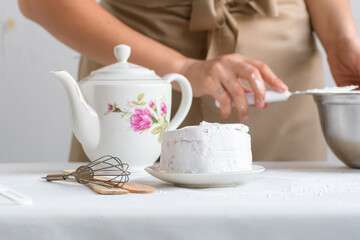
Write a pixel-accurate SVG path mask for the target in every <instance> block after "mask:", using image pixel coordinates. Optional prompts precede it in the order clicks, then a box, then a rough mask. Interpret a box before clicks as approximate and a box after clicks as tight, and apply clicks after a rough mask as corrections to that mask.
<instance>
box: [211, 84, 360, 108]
mask: <svg viewBox="0 0 360 240" xmlns="http://www.w3.org/2000/svg"><path fill="white" fill-rule="evenodd" d="M358 87H359V86H356V85H350V86H346V87H329V88H324V89H309V90H306V91H296V92H289V91H286V92H275V91H266V94H265V102H266V103H271V102H282V101H286V100H288V99H289V97H290V96H292V95H299V94H316V93H344V92H354V93H355V92H359V91H352V90H354V89H356V88H358ZM245 95H246V100H247V102H248V104H249V105H254V104H255V102H254V93H253V92H251V93H246V94H245ZM215 105H216V106H217V107H220V104H219V102H218V101H215ZM232 105H233V106H235V105H234V103H233V104H232Z"/></svg>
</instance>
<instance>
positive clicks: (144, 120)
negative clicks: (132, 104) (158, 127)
mask: <svg viewBox="0 0 360 240" xmlns="http://www.w3.org/2000/svg"><path fill="white" fill-rule="evenodd" d="M130 124H131V127H132V128H133V129H134V131H135V132H139V131H141V130H145V129H148V128H149V127H150V124H151V115H150V111H149V109H144V110H141V109H135V114H134V115H132V116H131V117H130Z"/></svg>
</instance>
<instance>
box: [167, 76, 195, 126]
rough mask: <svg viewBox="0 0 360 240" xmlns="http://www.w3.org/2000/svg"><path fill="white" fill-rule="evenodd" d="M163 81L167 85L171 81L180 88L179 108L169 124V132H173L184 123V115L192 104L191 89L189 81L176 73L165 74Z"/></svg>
mask: <svg viewBox="0 0 360 240" xmlns="http://www.w3.org/2000/svg"><path fill="white" fill-rule="evenodd" d="M163 79H164V80H165V81H167V82H168V83H171V82H172V81H176V82H178V83H179V85H180V88H181V94H182V96H181V102H180V106H179V109H178V111H177V112H176V114H175V116H174V117H173V118H172V119H171V121H170V124H169V130H174V129H176V128H177V127H178V126H179V125H180V124H181V123H182V121H184V119H185V117H186V115H187V114H188V112H189V110H190V107H191V103H192V89H191V85H190V83H189V81H188V80H187V79H186V78H185V77H184V76H183V75H180V74H177V73H169V74H166V75H165V76H164V77H163Z"/></svg>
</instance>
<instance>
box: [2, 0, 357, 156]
mask: <svg viewBox="0 0 360 240" xmlns="http://www.w3.org/2000/svg"><path fill="white" fill-rule="evenodd" d="M351 6H352V11H353V14H354V17H355V21H356V23H357V27H358V31H359V30H360V29H359V25H360V24H359V23H360V1H358V0H352V1H351ZM0 24H1V28H0V162H30V161H31V162H66V161H67V160H68V155H69V151H70V143H71V125H70V116H69V114H70V111H69V108H68V102H67V98H66V93H65V90H64V89H63V87H62V86H61V84H60V82H59V81H58V80H57V79H55V78H54V77H52V76H51V75H50V71H52V70H59V69H66V70H67V71H69V72H70V73H71V74H72V75H73V76H77V67H78V61H79V58H80V55H79V54H78V53H77V52H75V51H73V50H71V49H70V48H68V47H66V46H65V45H64V44H62V43H60V42H59V41H57V40H56V39H55V38H54V37H52V36H51V35H50V34H48V33H47V32H46V31H45V30H44V29H42V28H41V27H40V26H39V25H37V24H35V23H33V22H31V21H29V20H28V19H25V18H24V17H23V16H22V14H21V13H20V10H19V8H18V6H17V1H15V0H1V1H0ZM319 46H320V45H319ZM320 47H321V46H320ZM321 51H322V53H323V60H324V61H323V63H324V70H325V81H326V82H325V83H326V85H327V86H334V85H335V84H334V81H333V79H332V77H331V74H330V71H329V68H328V66H327V61H326V57H325V55H324V51H323V49H322V48H321ZM314 104H315V103H314ZM328 161H333V162H334V161H338V160H337V158H336V157H335V156H334V155H333V154H332V153H331V152H330V151H329V150H328Z"/></svg>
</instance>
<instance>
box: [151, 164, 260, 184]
mask: <svg viewBox="0 0 360 240" xmlns="http://www.w3.org/2000/svg"><path fill="white" fill-rule="evenodd" d="M264 170H265V168H264V167H262V166H259V165H252V169H251V170H246V171H238V172H219V173H169V172H165V171H163V170H160V169H159V168H158V166H150V167H146V168H145V171H146V172H148V173H149V174H150V175H152V176H154V177H155V178H157V179H160V180H162V181H165V182H168V183H172V184H174V185H176V186H179V187H191V188H207V187H231V186H236V185H239V184H242V183H245V182H246V181H248V180H249V179H250V178H252V177H254V176H256V175H258V174H259V173H261V172H263V171H264Z"/></svg>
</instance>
